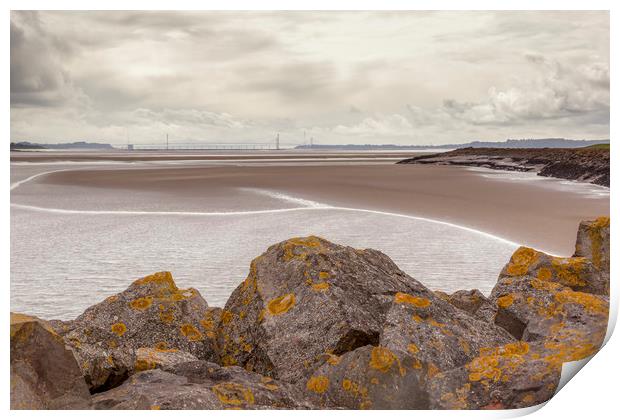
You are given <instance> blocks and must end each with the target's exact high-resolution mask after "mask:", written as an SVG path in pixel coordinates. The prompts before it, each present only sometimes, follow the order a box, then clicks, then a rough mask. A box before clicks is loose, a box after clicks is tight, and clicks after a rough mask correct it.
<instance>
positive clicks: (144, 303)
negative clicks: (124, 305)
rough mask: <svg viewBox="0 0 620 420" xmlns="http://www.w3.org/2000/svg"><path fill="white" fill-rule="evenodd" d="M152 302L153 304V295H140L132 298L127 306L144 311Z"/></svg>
mask: <svg viewBox="0 0 620 420" xmlns="http://www.w3.org/2000/svg"><path fill="white" fill-rule="evenodd" d="M152 304H153V297H152V296H147V297H140V298H137V299H135V300H132V301H131V302H130V303H129V306H131V308H132V309H135V310H137V311H144V310H145V309H148V308H149V307H150V306H151V305H152Z"/></svg>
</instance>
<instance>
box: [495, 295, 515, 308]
mask: <svg viewBox="0 0 620 420" xmlns="http://www.w3.org/2000/svg"><path fill="white" fill-rule="evenodd" d="M513 303H514V296H513V295H512V293H511V294H508V295H505V296H502V297H500V298H498V299H497V306H499V307H500V308H508V307H509V306H510V305H512V304H513Z"/></svg>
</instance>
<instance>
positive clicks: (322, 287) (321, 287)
mask: <svg viewBox="0 0 620 420" xmlns="http://www.w3.org/2000/svg"><path fill="white" fill-rule="evenodd" d="M312 289H313V290H315V291H317V292H322V291H325V290H327V289H329V283H326V282H323V283H315V284H313V285H312Z"/></svg>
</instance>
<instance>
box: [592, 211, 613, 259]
mask: <svg viewBox="0 0 620 420" xmlns="http://www.w3.org/2000/svg"><path fill="white" fill-rule="evenodd" d="M609 223H610V221H609V217H599V218H597V219H596V220H595V221H594V223H592V224H591V225H590V229H589V232H588V233H589V237H590V247H591V251H592V264H594V266H595V267H596V268H599V269H600V268H601V260H602V255H601V248H602V245H603V244H602V239H601V236H602V235H601V229H603V228H608V227H609Z"/></svg>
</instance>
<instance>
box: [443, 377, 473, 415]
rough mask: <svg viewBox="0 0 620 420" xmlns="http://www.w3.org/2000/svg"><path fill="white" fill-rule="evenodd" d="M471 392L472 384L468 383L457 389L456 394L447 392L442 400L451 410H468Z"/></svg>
mask: <svg viewBox="0 0 620 420" xmlns="http://www.w3.org/2000/svg"><path fill="white" fill-rule="evenodd" d="M470 390H471V384H469V383H466V384H465V385H463V386H462V387H459V388H457V389H456V393H452V392H447V393H445V394H443V395H441V397H440V399H441V401H443V403H444V404H445V407H446V408H447V409H449V410H466V409H467V408H468V404H467V395H468V393H469V391H470Z"/></svg>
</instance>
